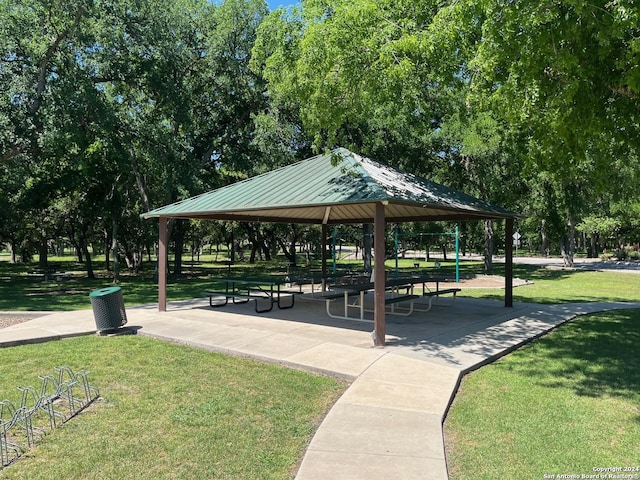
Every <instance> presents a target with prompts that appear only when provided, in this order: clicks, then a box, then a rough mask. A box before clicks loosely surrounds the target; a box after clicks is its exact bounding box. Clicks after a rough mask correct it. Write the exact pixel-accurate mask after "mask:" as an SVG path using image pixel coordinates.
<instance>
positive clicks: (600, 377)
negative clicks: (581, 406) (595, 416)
mask: <svg viewBox="0 0 640 480" xmlns="http://www.w3.org/2000/svg"><path fill="white" fill-rule="evenodd" d="M533 348H536V349H537V354H536V355H528V356H526V359H527V360H526V361H520V362H517V363H515V364H512V365H511V366H510V368H513V369H514V370H517V371H518V372H520V373H522V374H524V375H527V376H529V377H531V378H532V380H533V381H534V382H536V383H538V384H540V385H542V386H546V387H551V388H553V387H557V388H569V389H572V390H574V391H575V393H576V394H578V395H582V396H587V397H603V396H616V397H623V398H626V399H629V400H632V401H634V402H638V401H639V400H640V310H618V311H611V312H603V313H597V314H592V315H587V316H584V317H581V318H579V319H577V320H574V321H573V322H570V323H568V324H566V325H565V326H563V327H561V328H559V329H557V330H556V331H555V332H553V333H552V334H551V335H548V336H546V337H544V338H541V339H540V340H538V341H537V342H536V343H535V345H534V346H533ZM638 421H640V411H639V415H638Z"/></svg>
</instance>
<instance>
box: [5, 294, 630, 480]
mask: <svg viewBox="0 0 640 480" xmlns="http://www.w3.org/2000/svg"><path fill="white" fill-rule="evenodd" d="M125 302H126V297H125ZM620 308H640V303H614V304H610V303H606V304H605V303H582V304H564V305H552V306H543V305H531V304H516V305H515V306H514V307H513V308H509V309H507V308H504V307H503V306H502V303H501V302H493V301H485V300H472V299H465V298H459V299H458V300H457V301H456V303H455V305H454V306H452V307H444V306H434V307H433V309H432V310H431V311H430V312H427V313H423V314H414V315H412V316H411V317H402V319H400V318H399V317H392V316H388V317H387V322H388V323H387V344H388V345H387V347H386V348H376V347H373V346H372V341H371V329H372V326H371V324H369V323H360V322H346V321H340V320H333V319H330V318H328V317H327V316H326V313H325V312H324V306H323V305H321V304H320V303H316V302H305V301H300V302H296V306H295V308H293V309H290V310H277V309H275V310H274V311H272V312H269V313H267V314H255V312H254V311H253V308H252V304H248V305H229V306H227V307H224V308H221V309H215V310H213V309H211V308H210V307H209V306H208V303H207V301H203V300H194V301H186V302H174V303H171V304H170V305H169V310H168V311H167V312H165V313H159V312H157V307H156V306H155V305H153V306H145V307H133V308H127V317H128V324H127V327H131V328H134V329H135V330H136V331H137V333H138V334H139V335H145V336H150V337H155V338H159V339H165V340H169V341H174V342H180V343H184V344H189V345H194V346H197V347H201V348H205V349H209V350H213V351H218V352H223V353H228V354H233V355H241V356H250V357H254V358H258V359H262V360H265V361H270V362H276V363H279V364H283V365H287V366H290V367H292V368H299V369H305V370H309V371H314V372H321V373H326V374H330V375H337V376H340V377H343V378H346V379H348V380H350V381H352V383H351V385H350V387H349V388H348V389H347V391H346V392H345V393H344V395H343V396H342V397H341V398H340V399H339V400H338V401H337V402H336V404H335V405H334V406H333V408H332V409H331V411H330V412H329V413H328V415H327V416H326V418H325V419H324V421H323V422H322V424H321V425H320V427H319V429H318V430H317V432H316V434H315V436H314V437H313V439H312V441H311V443H310V445H309V447H308V449H307V452H306V454H305V456H304V459H303V461H302V464H301V466H300V469H299V471H298V475H297V477H296V478H297V479H300V480H311V479H313V480H316V479H317V480H325V479H327V478H331V479H363V480H364V479H366V480H377V479H380V480H382V479H384V480H387V479H389V478H394V479H418V478H425V477H427V476H428V477H429V478H434V479H443V480H444V479H447V478H448V476H447V466H446V460H445V451H444V442H443V435H442V423H443V421H444V417H445V415H446V412H447V409H448V408H449V405H450V403H451V401H452V399H453V396H454V394H455V392H456V389H457V386H458V384H459V381H460V379H461V377H462V375H463V374H464V373H465V372H468V371H470V370H472V369H475V368H477V367H478V366H480V365H483V364H485V363H488V362H491V361H493V360H494V359H496V358H498V357H499V356H501V355H504V354H505V353H507V352H509V351H511V350H513V349H515V348H517V347H518V346H520V345H522V344H523V343H526V342H528V341H530V340H531V339H533V338H535V337H537V336H540V335H542V334H544V333H545V332H548V331H549V330H551V329H553V328H555V327H556V326H557V325H560V324H562V323H564V322H566V321H568V320H570V319H572V318H574V317H575V316H577V315H582V314H586V313H592V312H597V311H603V310H611V309H620ZM93 333H95V322H94V319H93V313H92V311H90V310H89V311H78V312H64V313H55V314H51V315H47V316H43V317H40V318H37V319H34V320H30V321H28V322H24V323H21V324H17V325H14V326H11V327H8V328H5V329H1V330H0V347H7V346H12V345H19V344H22V343H32V342H38V341H49V340H54V339H61V338H66V337H70V336H77V335H86V334H93Z"/></svg>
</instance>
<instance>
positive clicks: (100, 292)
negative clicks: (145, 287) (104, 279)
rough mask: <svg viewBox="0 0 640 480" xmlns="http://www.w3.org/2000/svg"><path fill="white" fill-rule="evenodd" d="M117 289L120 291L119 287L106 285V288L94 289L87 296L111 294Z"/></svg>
mask: <svg viewBox="0 0 640 480" xmlns="http://www.w3.org/2000/svg"><path fill="white" fill-rule="evenodd" d="M119 291H120V287H106V288H101V289H100V290H94V291H93V292H91V293H90V294H89V297H103V296H105V295H111V294H113V293H116V292H119Z"/></svg>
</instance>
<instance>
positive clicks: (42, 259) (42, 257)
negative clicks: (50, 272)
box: [38, 237, 49, 268]
mask: <svg viewBox="0 0 640 480" xmlns="http://www.w3.org/2000/svg"><path fill="white" fill-rule="evenodd" d="M38 254H39V256H38V267H40V268H47V267H48V265H49V259H48V256H49V248H48V246H47V239H46V238H44V237H43V238H41V239H40V245H38Z"/></svg>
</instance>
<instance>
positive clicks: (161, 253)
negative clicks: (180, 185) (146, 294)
mask: <svg viewBox="0 0 640 480" xmlns="http://www.w3.org/2000/svg"><path fill="white" fill-rule="evenodd" d="M168 236H169V235H168V228H167V217H160V218H159V225H158V310H159V311H160V312H166V311H167V244H168Z"/></svg>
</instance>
